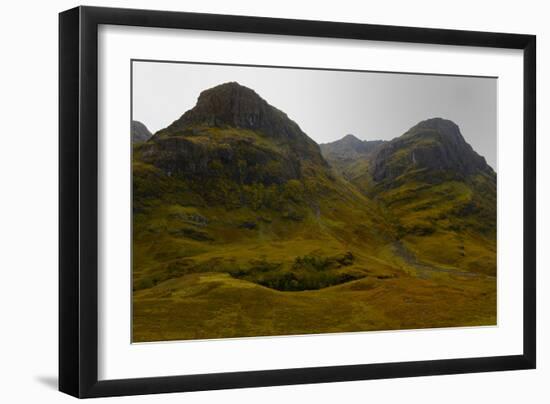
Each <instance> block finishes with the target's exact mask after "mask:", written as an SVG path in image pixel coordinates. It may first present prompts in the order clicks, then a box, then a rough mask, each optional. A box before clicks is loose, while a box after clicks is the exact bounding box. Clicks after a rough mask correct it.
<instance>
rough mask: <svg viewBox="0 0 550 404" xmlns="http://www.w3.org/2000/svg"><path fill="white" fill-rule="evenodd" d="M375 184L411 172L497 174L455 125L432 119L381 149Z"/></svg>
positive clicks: (375, 161)
mask: <svg viewBox="0 0 550 404" xmlns="http://www.w3.org/2000/svg"><path fill="white" fill-rule="evenodd" d="M371 169H372V177H373V179H374V180H375V181H384V180H392V179H394V178H397V177H399V176H400V175H402V174H404V173H405V172H407V171H408V170H418V169H427V170H428V171H436V172H448V173H450V174H452V175H453V176H456V177H467V176H469V175H472V174H475V173H480V172H484V173H487V174H489V175H494V172H493V170H492V169H491V167H489V165H487V163H486V161H485V158H484V157H482V156H480V155H479V154H477V153H476V152H475V151H474V150H473V149H472V146H470V145H469V144H468V143H467V142H466V141H465V140H464V138H463V137H462V134H461V133H460V129H459V127H458V125H456V124H455V123H454V122H452V121H449V120H446V119H442V118H433V119H428V120H426V121H422V122H420V123H419V124H417V125H416V126H414V127H412V128H411V129H409V130H408V131H407V132H406V133H405V134H404V135H402V136H400V137H398V138H395V139H393V140H392V141H390V142H387V143H385V144H384V145H383V146H381V147H380V148H379V149H378V150H377V152H376V155H375V157H374V159H373V161H372V167H371Z"/></svg>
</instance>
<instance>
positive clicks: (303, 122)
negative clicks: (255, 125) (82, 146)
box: [132, 61, 497, 170]
mask: <svg viewBox="0 0 550 404" xmlns="http://www.w3.org/2000/svg"><path fill="white" fill-rule="evenodd" d="M228 81H237V82H238V83H240V84H242V85H244V86H247V87H249V88H252V89H253V90H255V91H256V92H257V93H258V94H259V95H260V96H261V97H262V98H264V99H265V100H266V101H267V102H268V103H270V104H271V105H273V106H275V107H277V108H279V109H280V110H282V111H284V112H285V113H287V114H288V116H289V117H290V118H291V119H293V120H294V121H295V122H296V123H298V125H300V127H301V128H302V130H303V131H304V132H305V133H307V135H308V136H309V137H311V138H312V139H314V140H315V141H316V142H317V143H326V142H331V141H334V140H338V139H340V138H341V137H343V136H344V135H346V134H348V133H352V134H354V135H355V136H357V137H358V138H360V139H365V140H375V139H384V140H390V139H393V138H394V137H397V136H400V135H402V134H403V133H404V132H406V131H407V130H408V129H409V128H411V127H412V126H414V125H415V124H417V123H418V122H420V121H422V120H424V119H428V118H433V117H441V118H446V119H450V120H452V121H454V122H455V123H456V124H458V126H459V127H460V130H461V132H462V135H463V136H464V138H465V139H466V141H467V142H468V143H470V144H471V145H472V147H473V148H474V150H476V151H477V152H478V153H479V154H481V155H482V156H484V157H485V158H486V159H487V162H488V163H489V164H490V165H491V167H493V168H494V169H495V170H496V169H497V167H496V152H497V150H496V142H497V79H495V78H476V77H451V76H433V75H415V74H401V73H400V74H395V73H377V72H346V71H324V70H303V69H285V68H264V67H247V66H218V65H206V64H204V65H203V64H189V63H160V62H141V61H139V62H138V61H134V62H133V111H132V115H133V119H135V120H138V121H141V122H143V123H144V124H145V125H146V126H147V127H148V128H149V130H150V131H151V132H153V133H154V132H156V131H158V130H159V129H162V128H164V127H166V126H168V125H169V124H170V123H172V122H173V121H175V120H176V119H177V118H179V117H180V116H181V115H182V114H183V113H184V112H185V111H187V110H189V109H191V108H193V106H194V105H195V103H196V101H197V97H198V96H199V94H200V92H201V91H203V90H205V89H208V88H211V87H214V86H216V85H218V84H222V83H225V82H228Z"/></svg>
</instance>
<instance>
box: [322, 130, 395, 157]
mask: <svg viewBox="0 0 550 404" xmlns="http://www.w3.org/2000/svg"><path fill="white" fill-rule="evenodd" d="M384 143H385V141H383V140H360V139H358V138H357V137H355V136H354V135H352V134H348V135H346V136H344V137H343V138H342V139H340V140H336V141H334V142H331V143H323V144H321V145H319V146H320V147H321V152H322V153H323V156H324V157H325V158H326V159H327V160H328V161H334V160H338V159H340V160H348V159H357V158H359V157H360V156H367V155H369V154H370V153H372V152H373V151H374V150H376V148H377V147H379V146H380V145H382V144H384Z"/></svg>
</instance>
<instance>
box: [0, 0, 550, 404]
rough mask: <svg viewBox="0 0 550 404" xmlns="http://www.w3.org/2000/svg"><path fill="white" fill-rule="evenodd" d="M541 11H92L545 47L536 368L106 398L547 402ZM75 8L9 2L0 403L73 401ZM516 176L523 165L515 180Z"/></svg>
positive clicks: (547, 194) (0, 217)
mask: <svg viewBox="0 0 550 404" xmlns="http://www.w3.org/2000/svg"><path fill="white" fill-rule="evenodd" d="M545 3H546V2H543V1H530V0H523V1H515V2H508V3H505V2H503V1H484V2H482V1H479V0H477V1H470V0H462V1H453V2H444V1H437V0H435V1H427V0H415V1H407V0H402V1H396V0H386V1H384V2H379V1H377V2H371V3H369V2H367V1H361V2H360V1H351V0H349V1H347V0H339V1H337V2H330V3H329V2H327V3H326V4H325V3H323V2H321V1H319V0H318V1H315V2H306V1H302V2H299V1H298V0H277V1H263V2H262V1H258V0H231V1H222V0H219V1H215V0H187V1H185V2H183V1H169V0H157V1H155V2H147V1H118V0H111V1H91V2H90V3H88V5H98V6H111V7H133V8H156V9H166V10H181V11H197V12H210V13H225V14H247V15H259V16H272V17H283V18H303V19H318V20H335V21H348V22H362V23H375V24H389V25H408V26H422V27H433V28H455V29H468V30H483V31H503V32H518V33H531V34H536V35H537V36H538V64H537V69H538V115H539V117H538V134H539V136H538V181H537V183H538V197H537V199H538V206H539V209H538V229H539V230H538V251H539V252H538V285H539V286H538V307H539V310H538V319H539V323H538V339H539V344H538V348H539V356H538V364H539V365H538V369H537V370H533V371H521V372H501V373H488V374H469V375H461V376H439V377H424V378H412V379H398V380H380V381H366V382H347V383H333V384H324V385H306V386H291V387H276V388H262V389H245V390H230V391H217V392H201V393H186V394H183V395H182V394H171V395H157V396H143V397H132V398H116V399H109V401H111V402H112V401H115V402H128V403H134V402H135V403H138V402H139V403H145V402H147V403H155V402H167V403H168V402H174V403H175V402H181V401H182V400H185V401H186V402H188V403H218V402H225V403H232V402H239V403H256V402H266V403H279V402H289V403H296V402H309V401H315V402H317V403H329V402H334V401H339V402H346V403H347V402H357V403H359V402H361V403H362V402H366V401H367V400H369V401H371V402H398V401H406V402H408V403H416V402H419V403H423V404H428V403H440V402H445V403H449V404H451V403H461V404H462V403H466V402H474V403H475V402H485V403H488V402H499V403H516V402H521V401H526V402H532V403H546V402H549V400H550V391H549V388H548V385H549V384H550V349H549V346H548V344H549V342H548V341H550V321H549V320H548V318H549V311H550V310H549V308H550V282H549V281H550V276H549V274H548V272H547V271H546V270H545V269H546V268H547V267H548V266H549V264H550V248H549V247H550V233H549V231H548V230H546V229H548V228H550V220H549V213H548V209H544V207H545V206H550V189H549V187H548V185H549V184H548V175H549V174H550V159H548V158H547V157H546V156H545V150H548V149H549V148H550V140H549V138H548V137H547V136H546V135H545V134H546V133H548V132H549V131H550V118H549V117H548V114H547V111H548V110H549V109H550V78H549V77H548V72H550V25H548V15H549V10H547V9H546V7H545V6H546V4H545ZM76 5H78V3H77V2H74V1H57V2H56V3H55V4H54V3H53V2H45V1H29V0H28V1H21V2H15V1H11V2H5V3H4V4H3V8H2V17H3V18H2V23H1V24H0V30H1V35H0V38H1V42H0V43H1V54H2V60H1V63H0V100H1V109H0V110H1V111H2V112H1V114H0V117H1V118H0V133H1V136H2V142H1V143H0V144H1V146H0V150H1V152H0V189H1V194H0V237H1V244H0V245H1V248H0V273H1V274H2V276H1V277H0V319H1V320H0V321H1V322H0V324H1V325H0V401H2V402H6V403H19V402H42V403H50V402H51V403H57V402H60V403H61V402H69V400H71V398H70V397H68V396H65V395H63V394H61V393H58V392H57V391H56V384H57V13H58V12H60V11H62V10H64V9H68V8H71V7H73V6H76ZM520 169H521V165H520V156H518V170H520Z"/></svg>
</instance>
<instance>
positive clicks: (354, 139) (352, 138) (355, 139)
mask: <svg viewBox="0 0 550 404" xmlns="http://www.w3.org/2000/svg"><path fill="white" fill-rule="evenodd" d="M340 140H343V141H346V142H361V139H359V138H358V137H357V136H355V135H354V134H352V133H348V134H347V135H346V136H344V137H343V138H342V139H340Z"/></svg>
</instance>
